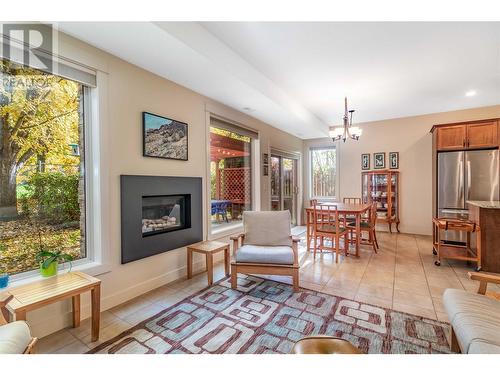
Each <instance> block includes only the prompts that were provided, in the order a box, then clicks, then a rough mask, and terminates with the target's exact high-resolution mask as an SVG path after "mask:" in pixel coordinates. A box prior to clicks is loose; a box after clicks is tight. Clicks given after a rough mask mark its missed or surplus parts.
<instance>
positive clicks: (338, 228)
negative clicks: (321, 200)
mask: <svg viewBox="0 0 500 375" xmlns="http://www.w3.org/2000/svg"><path fill="white" fill-rule="evenodd" d="M313 207H314V208H313V215H314V217H313V233H312V234H313V243H314V246H313V247H314V256H313V258H314V259H316V251H317V250H318V249H319V250H321V251H323V250H327V251H331V252H332V254H333V253H334V252H335V263H338V260H339V252H340V237H344V252H345V253H346V254H347V247H346V246H347V244H348V238H347V236H348V234H349V232H348V230H347V227H346V221H345V217H340V216H339V211H338V208H337V206H336V205H325V206H313ZM318 239H319V241H320V243H319V244H318V242H317V241H318ZM325 240H327V241H325ZM328 240H330V241H329V242H330V244H331V246H327V243H328Z"/></svg>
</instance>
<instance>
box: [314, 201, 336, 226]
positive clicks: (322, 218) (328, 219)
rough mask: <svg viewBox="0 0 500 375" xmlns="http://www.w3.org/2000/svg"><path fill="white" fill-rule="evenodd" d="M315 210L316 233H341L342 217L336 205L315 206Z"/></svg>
mask: <svg viewBox="0 0 500 375" xmlns="http://www.w3.org/2000/svg"><path fill="white" fill-rule="evenodd" d="M313 209H314V221H313V223H314V224H313V225H314V231H315V232H333V229H334V230H335V233H339V229H340V217H339V211H338V208H337V206H336V205H333V204H332V205H330V204H329V205H322V206H313Z"/></svg>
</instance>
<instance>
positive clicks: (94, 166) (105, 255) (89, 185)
mask: <svg viewBox="0 0 500 375" xmlns="http://www.w3.org/2000/svg"><path fill="white" fill-rule="evenodd" d="M88 90H89V95H88V97H87V98H86V99H87V101H86V102H84V105H85V109H84V113H85V114H86V117H85V118H84V130H85V150H84V151H85V173H86V178H85V205H86V210H87V212H86V215H85V220H86V229H85V236H86V257H85V258H83V259H78V260H76V261H73V262H72V267H71V270H72V271H83V272H85V273H87V274H89V275H92V276H97V275H101V274H103V273H106V272H109V271H110V270H111V260H110V252H109V250H107V249H109V248H110V247H109V236H107V235H105V234H106V233H110V228H109V222H110V221H109V217H108V216H109V212H110V209H109V200H108V199H107V197H109V174H108V170H109V168H108V167H107V166H109V159H108V156H109V155H108V152H107V148H106V147H103V146H104V145H106V144H107V139H108V132H107V130H106V129H107V128H108V126H107V122H108V109H107V105H106V98H107V90H108V76H107V74H106V73H103V72H99V71H98V72H97V87H94V88H89V89H88ZM65 270H69V265H68V264H67V263H64V264H59V266H58V271H59V272H65ZM42 279H44V277H43V276H41V275H40V272H39V270H37V269H35V270H31V271H26V272H22V273H19V274H16V275H12V276H11V277H10V281H9V286H8V287H7V289H4V290H9V289H11V288H14V287H16V286H19V285H23V284H27V283H30V282H33V281H37V280H42Z"/></svg>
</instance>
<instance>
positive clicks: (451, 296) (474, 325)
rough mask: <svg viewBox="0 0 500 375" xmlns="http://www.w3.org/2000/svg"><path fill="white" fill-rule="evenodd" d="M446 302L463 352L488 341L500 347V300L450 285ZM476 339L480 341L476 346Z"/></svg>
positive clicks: (477, 341)
mask: <svg viewBox="0 0 500 375" xmlns="http://www.w3.org/2000/svg"><path fill="white" fill-rule="evenodd" d="M443 304H444V306H445V308H446V312H447V313H448V318H449V320H450V322H451V324H452V326H453V329H454V331H455V334H456V336H457V340H458V343H459V344H460V348H461V349H462V352H464V353H468V352H469V351H470V350H471V349H472V348H474V350H479V349H480V348H481V347H483V348H484V346H483V345H477V343H485V344H490V345H494V346H499V347H500V301H497V300H494V299H491V298H488V297H485V296H483V295H480V294H476V293H472V292H466V291H464V290H457V289H446V290H445V291H444V294H443ZM473 343H476V345H474V346H472V344H473Z"/></svg>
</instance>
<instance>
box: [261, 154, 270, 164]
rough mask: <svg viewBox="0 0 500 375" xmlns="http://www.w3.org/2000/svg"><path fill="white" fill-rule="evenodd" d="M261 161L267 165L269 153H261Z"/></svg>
mask: <svg viewBox="0 0 500 375" xmlns="http://www.w3.org/2000/svg"><path fill="white" fill-rule="evenodd" d="M262 163H263V164H264V165H269V155H268V154H262Z"/></svg>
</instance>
